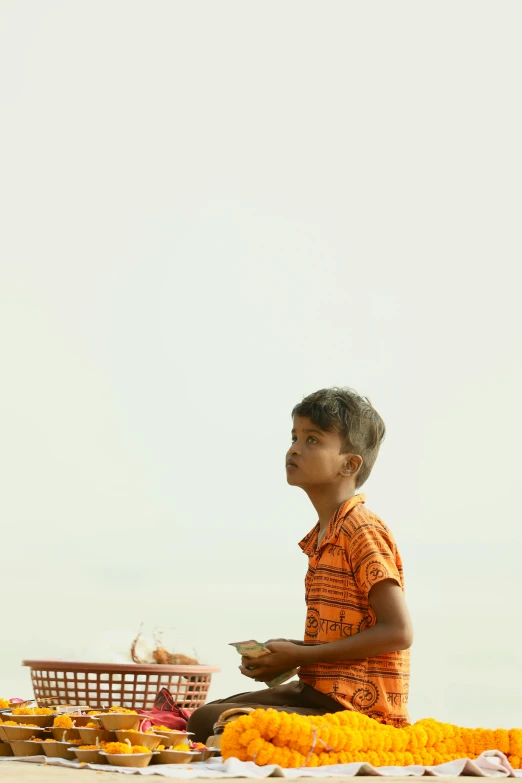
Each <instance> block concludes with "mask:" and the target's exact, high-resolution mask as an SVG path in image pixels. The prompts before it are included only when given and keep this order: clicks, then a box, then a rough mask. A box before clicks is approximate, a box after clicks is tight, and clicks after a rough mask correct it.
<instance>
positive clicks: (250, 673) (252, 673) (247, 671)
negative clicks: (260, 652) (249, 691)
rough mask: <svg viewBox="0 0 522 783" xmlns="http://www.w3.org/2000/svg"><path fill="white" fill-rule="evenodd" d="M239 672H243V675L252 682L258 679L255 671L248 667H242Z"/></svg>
mask: <svg viewBox="0 0 522 783" xmlns="http://www.w3.org/2000/svg"><path fill="white" fill-rule="evenodd" d="M239 671H240V672H241V674H244V675H245V677H250V679H251V680H255V678H256V670H255V669H254V670H253V671H252V669H248V668H247V667H246V666H240V667H239Z"/></svg>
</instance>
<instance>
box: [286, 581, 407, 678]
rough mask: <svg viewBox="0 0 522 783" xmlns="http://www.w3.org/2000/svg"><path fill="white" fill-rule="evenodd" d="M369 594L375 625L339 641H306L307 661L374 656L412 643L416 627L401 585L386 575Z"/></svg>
mask: <svg viewBox="0 0 522 783" xmlns="http://www.w3.org/2000/svg"><path fill="white" fill-rule="evenodd" d="M368 598H369V602H370V606H371V607H372V609H373V611H374V613H375V618H376V621H375V625H373V626H372V627H371V628H367V629H366V630H365V631H361V632H360V633H356V634H354V636H350V637H348V638H347V639H340V640H339V641H338V642H327V643H326V644H318V645H314V646H310V647H308V645H305V647H304V650H303V653H302V658H303V663H304V665H306V664H308V663H329V662H331V661H353V660H359V659H362V658H373V657H375V656H376V655H385V654H386V653H391V652H397V651H398V650H406V649H408V648H409V647H411V645H412V643H413V629H412V626H411V619H410V614H409V612H408V607H407V606H406V601H405V600H404V593H403V591H402V588H401V587H400V585H398V584H397V582H396V581H395V580H393V579H384V580H383V581H381V582H378V583H377V584H376V585H374V586H373V587H372V588H371V590H370V593H369V595H368ZM301 665H303V664H301Z"/></svg>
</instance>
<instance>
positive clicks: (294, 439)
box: [292, 435, 297, 443]
mask: <svg viewBox="0 0 522 783" xmlns="http://www.w3.org/2000/svg"><path fill="white" fill-rule="evenodd" d="M296 440H297V438H296V436H295V435H292V443H295V442H296Z"/></svg>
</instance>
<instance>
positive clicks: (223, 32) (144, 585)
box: [0, 0, 522, 727]
mask: <svg viewBox="0 0 522 783" xmlns="http://www.w3.org/2000/svg"><path fill="white" fill-rule="evenodd" d="M521 24H522V3H520V2H513V1H512V0H511V1H510V0H506V1H505V2H502V3H499V2H494V1H493V0H492V1H491V2H483V0H460V1H459V0H448V1H447V2H444V1H443V0H439V1H438V2H423V3H419V2H417V0H412V1H411V2H401V1H400V0H398V1H396V2H393V3H390V2H387V1H386V2H371V3H364V2H358V3H351V2H344V1H343V2H333V1H332V0H329V1H327V2H319V1H318V2H307V1H306V0H298V2H294V1H293V0H276V1H272V0H263V2H244V0H237V2H232V1H229V0H220V2H215V0H212V1H210V2H199V1H198V0H190V2H189V0H185V1H184V2H176V1H175V0H172V1H171V2H164V1H162V0H154V2H145V1H143V2H137V1H136V0H121V1H120V0H98V1H96V0H88V1H87V0H86V1H85V2H84V1H83V0H68V1H66V0H62V1H59V0H55V1H54V2H52V1H51V0H37V1H35V2H27V1H26V0H11V1H9V0H1V1H0V79H1V118H0V149H1V158H2V163H1V174H0V219H1V232H0V258H1V280H0V335H1V337H0V340H1V354H0V356H1V384H0V386H1V388H0V476H1V491H0V519H1V529H2V534H1V566H0V601H1V603H0V606H1V615H0V616H1V628H2V632H1V642H0V695H2V696H4V697H8V696H12V695H22V696H27V695H28V694H29V693H30V686H29V680H28V677H27V672H26V670H22V669H21V668H20V661H21V659H22V658H23V657H31V656H33V657H35V656H39V655H40V656H59V657H60V656H61V657H65V656H66V655H69V654H73V652H75V651H76V652H78V650H81V649H90V648H91V647H93V646H94V645H95V644H97V643H98V642H96V640H97V639H99V638H100V637H101V638H107V637H106V634H107V633H108V632H109V631H110V632H114V633H116V635H117V633H120V632H124V631H128V632H129V633H132V631H134V630H137V628H138V626H139V624H140V622H141V620H144V621H145V622H146V623H147V624H148V626H149V627H152V626H154V625H157V626H162V627H164V628H165V629H172V628H173V629H174V634H175V637H176V639H177V640H178V642H179V646H180V649H182V651H184V652H187V653H189V654H190V653H191V652H192V648H195V649H196V650H197V653H198V655H199V656H200V658H201V660H202V661H204V662H208V663H212V664H216V665H219V666H221V667H222V673H221V674H220V675H217V676H216V677H215V679H214V683H213V686H212V695H213V696H214V697H219V696H225V695H228V694H230V693H234V692H237V691H239V690H243V689H245V686H247V685H248V681H246V680H245V679H244V678H242V677H241V675H240V674H239V672H238V671H237V668H236V667H237V664H238V658H237V655H236V653H235V651H234V650H233V649H232V648H229V647H227V643H228V642H230V641H235V640H237V639H242V638H248V637H251V636H253V637H258V638H260V639H265V638H267V637H269V636H279V635H288V636H299V635H300V634H301V633H302V631H303V623H304V603H303V588H302V580H303V577H304V572H305V567H306V563H305V558H304V556H303V555H302V553H301V552H300V550H299V549H298V548H297V546H296V542H297V541H298V540H299V539H300V538H301V537H302V535H304V534H305V533H306V532H307V531H308V530H309V528H310V527H311V526H312V525H313V524H314V522H315V517H314V512H313V509H312V507H311V506H310V505H309V503H308V500H307V498H306V496H305V495H304V494H303V493H301V492H300V491H299V490H297V489H292V488H288V487H287V485H286V482H285V475H284V469H283V458H284V453H285V450H286V448H287V445H288V442H289V430H290V410H291V408H292V406H293V405H294V404H295V403H296V402H297V401H298V400H300V399H301V397H302V396H303V395H304V394H306V393H309V392H311V391H313V390H315V389H317V388H320V387H323V386H326V385H333V384H339V385H350V386H353V387H355V388H356V389H358V390H359V391H360V392H362V393H364V394H367V395H369V397H370V399H371V400H372V402H373V403H374V405H375V406H376V408H377V409H378V410H379V412H380V413H381V414H382V416H383V417H384V419H385V421H386V424H387V427H388V437H387V440H386V442H385V445H384V446H383V448H382V452H381V456H380V458H379V460H378V462H377V464H376V467H375V470H374V472H373V475H372V477H371V479H370V480H369V481H368V483H367V485H366V486H365V488H364V490H365V491H366V493H367V504H368V507H369V508H371V509H373V510H374V511H375V512H376V513H378V514H379V515H380V516H381V517H382V518H383V519H384V520H385V521H386V523H387V524H388V525H389V526H390V527H391V528H392V530H393V531H394V533H395V535H396V538H397V540H398V542H399V545H400V548H401V551H402V554H403V558H404V560H405V567H406V577H407V595H408V601H409V605H410V607H411V611H412V614H413V618H414V623H415V630H416V639H415V645H414V648H413V651H412V661H413V669H412V680H411V703H410V706H411V715H412V718H414V719H418V718H420V717H423V716H428V715H430V716H435V717H437V718H439V719H444V720H448V721H454V722H459V723H462V724H469V725H481V726H496V725H498V726H506V727H509V726H512V725H518V726H521V725H522V712H521V704H522V678H521V676H520V672H521V669H522V632H521V624H520V595H521V589H522V569H521V567H520V557H521V545H522V533H521V512H520V492H519V486H520V482H519V474H520V436H521V415H520V399H521V396H522V371H521V363H520V359H521V356H520V345H521V316H520V272H519V265H520V260H521V249H522V240H521V233H520V214H521V206H522V205H521V186H520V183H521V180H522V159H521V144H520V139H521V138H522V119H521V110H520V74H521V72H522V71H521V69H522V48H521V46H520V30H521ZM104 634H105V636H104Z"/></svg>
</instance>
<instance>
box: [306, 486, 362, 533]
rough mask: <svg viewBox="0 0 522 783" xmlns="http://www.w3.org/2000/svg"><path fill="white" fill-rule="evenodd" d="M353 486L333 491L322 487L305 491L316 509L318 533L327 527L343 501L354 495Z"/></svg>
mask: <svg viewBox="0 0 522 783" xmlns="http://www.w3.org/2000/svg"><path fill="white" fill-rule="evenodd" d="M356 494H357V492H356V489H355V487H350V488H348V487H343V488H341V487H339V488H335V490H334V491H332V490H331V489H329V490H328V492H325V491H324V489H320V490H317V491H314V490H310V491H309V492H307V495H308V497H309V498H310V502H311V503H312V505H313V507H314V508H315V510H316V511H317V516H318V518H319V535H321V534H323V533H324V532H325V531H326V528H327V527H328V523H329V521H330V520H331V518H332V517H333V515H334V514H335V512H336V511H337V509H338V508H339V506H341V505H342V504H343V503H345V502H346V501H347V500H349V499H350V498H352V497H353V496H354V495H356Z"/></svg>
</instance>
